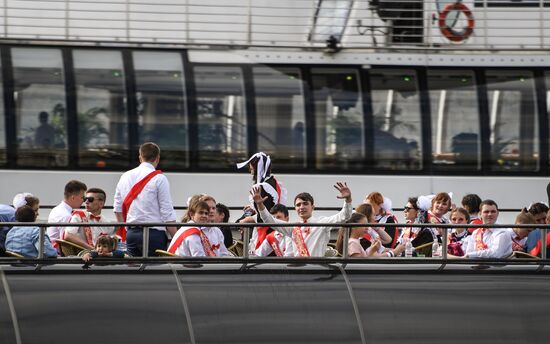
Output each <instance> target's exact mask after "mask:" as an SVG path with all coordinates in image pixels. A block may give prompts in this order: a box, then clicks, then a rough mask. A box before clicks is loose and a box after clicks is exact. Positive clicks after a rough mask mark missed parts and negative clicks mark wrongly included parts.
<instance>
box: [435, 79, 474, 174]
mask: <svg viewBox="0 0 550 344" xmlns="http://www.w3.org/2000/svg"><path fill="white" fill-rule="evenodd" d="M428 89H429V92H430V109H431V127H432V160H433V164H434V165H435V166H436V167H437V168H438V169H445V170H449V169H450V170H455V169H456V170H478V169H479V168H480V166H481V165H480V162H481V159H480V156H481V153H480V152H481V145H480V135H479V134H480V130H479V107H478V99H477V92H476V81H475V77H474V73H473V72H472V71H469V70H463V71H460V70H459V71H457V70H431V71H428Z"/></svg>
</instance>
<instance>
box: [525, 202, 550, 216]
mask: <svg viewBox="0 0 550 344" xmlns="http://www.w3.org/2000/svg"><path fill="white" fill-rule="evenodd" d="M528 211H529V213H530V214H531V215H537V214H540V213H545V214H546V213H548V206H547V205H546V204H544V203H541V202H537V203H533V204H531V206H529V209H528Z"/></svg>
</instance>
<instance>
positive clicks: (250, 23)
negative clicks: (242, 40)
mask: <svg viewBox="0 0 550 344" xmlns="http://www.w3.org/2000/svg"><path fill="white" fill-rule="evenodd" d="M246 43H247V44H248V45H250V44H251V43H252V0H248V32H247V37H246Z"/></svg>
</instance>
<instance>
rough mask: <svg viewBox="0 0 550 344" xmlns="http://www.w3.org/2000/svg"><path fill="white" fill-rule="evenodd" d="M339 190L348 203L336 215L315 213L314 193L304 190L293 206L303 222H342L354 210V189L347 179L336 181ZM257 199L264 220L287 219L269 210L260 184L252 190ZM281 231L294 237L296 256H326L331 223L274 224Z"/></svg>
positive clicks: (275, 221)
mask: <svg viewBox="0 0 550 344" xmlns="http://www.w3.org/2000/svg"><path fill="white" fill-rule="evenodd" d="M334 187H335V188H336V190H338V192H339V193H340V194H339V195H338V196H336V197H337V198H339V199H344V200H345V203H344V206H343V207H342V210H340V212H339V213H338V214H336V215H332V216H329V217H319V218H315V217H313V209H314V203H313V197H312V196H311V195H310V194H309V193H307V192H302V193H300V194H298V195H297V196H296V197H294V207H295V209H296V212H297V213H298V217H300V219H301V222H303V223H341V222H346V221H347V220H348V219H349V218H350V217H351V214H352V212H353V207H352V205H351V190H350V189H349V188H348V186H347V184H346V183H340V182H338V183H336V185H334ZM250 193H251V195H252V198H253V200H254V202H255V203H256V205H257V207H258V210H259V212H260V216H261V217H262V220H263V221H264V222H265V223H284V221H280V220H277V219H275V218H273V216H272V215H271V214H270V213H269V211H268V210H267V209H266V207H265V206H264V203H263V202H264V201H265V200H266V197H262V195H261V193H260V190H259V188H257V187H255V188H253V189H252V191H251V192H250ZM272 228H273V229H275V230H276V231H278V232H280V233H281V234H283V235H285V236H287V237H290V238H291V240H292V252H293V253H294V256H295V257H323V256H324V255H325V251H326V249H327V244H328V242H329V240H330V230H331V229H333V228H329V227H308V226H300V227H294V228H290V227H272Z"/></svg>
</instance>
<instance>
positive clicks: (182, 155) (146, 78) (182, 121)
mask: <svg viewBox="0 0 550 344" xmlns="http://www.w3.org/2000/svg"><path fill="white" fill-rule="evenodd" d="M133 58H134V70H135V78H136V98H137V114H138V142H140V143H142V142H148V141H152V142H156V143H157V144H158V145H159V146H160V147H161V149H162V160H161V165H162V167H163V168H176V169H178V168H179V169H182V168H186V167H188V166H189V145H188V141H189V139H188V131H187V116H186V108H185V97H184V94H185V87H184V85H185V82H184V76H183V63H182V60H181V55H180V54H178V53H167V52H134V53H133Z"/></svg>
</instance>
